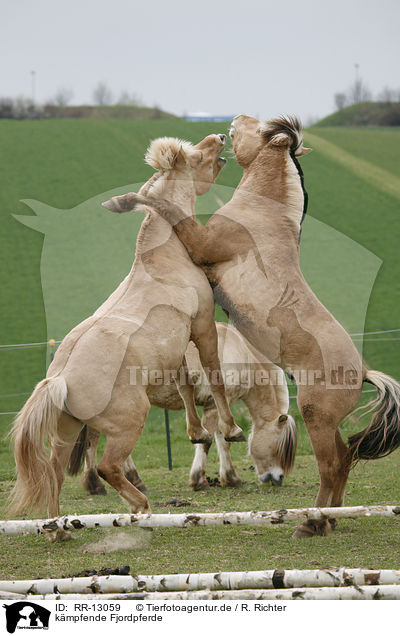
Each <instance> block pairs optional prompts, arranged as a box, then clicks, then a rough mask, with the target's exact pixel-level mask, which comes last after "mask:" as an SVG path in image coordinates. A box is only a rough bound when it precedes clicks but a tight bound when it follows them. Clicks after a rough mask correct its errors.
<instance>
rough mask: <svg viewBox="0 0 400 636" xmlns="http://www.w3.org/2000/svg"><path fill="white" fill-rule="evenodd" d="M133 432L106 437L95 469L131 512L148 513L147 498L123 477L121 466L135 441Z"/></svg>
mask: <svg viewBox="0 0 400 636" xmlns="http://www.w3.org/2000/svg"><path fill="white" fill-rule="evenodd" d="M137 438H138V435H136V434H135V433H134V432H131V434H130V435H129V434H127V431H126V430H125V431H123V432H122V433H121V434H117V433H114V434H113V435H107V442H106V448H105V451H104V454H103V457H102V458H101V460H100V463H99V465H98V467H97V470H98V473H99V475H100V476H101V477H102V478H103V479H105V480H106V481H107V483H109V484H110V486H112V487H113V488H115V490H116V491H117V492H118V494H119V495H120V497H121V498H122V499H124V501H126V502H127V503H128V505H129V507H130V510H131V512H150V506H149V501H148V499H147V497H146V496H145V495H144V494H143V493H141V492H140V490H138V488H136V486H134V485H133V484H131V482H130V481H128V479H127V478H126V477H125V475H124V471H123V466H124V463H125V461H126V460H127V458H128V457H129V455H130V453H131V452H132V450H133V447H134V445H135V443H136V441H137Z"/></svg>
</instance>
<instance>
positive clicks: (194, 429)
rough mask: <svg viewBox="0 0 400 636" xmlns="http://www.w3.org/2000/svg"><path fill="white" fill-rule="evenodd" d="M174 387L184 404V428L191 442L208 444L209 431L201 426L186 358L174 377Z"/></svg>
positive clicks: (210, 439)
mask: <svg viewBox="0 0 400 636" xmlns="http://www.w3.org/2000/svg"><path fill="white" fill-rule="evenodd" d="M175 384H176V388H177V390H178V393H179V395H180V396H181V398H182V401H183V403H184V405H185V412H186V427H187V428H186V430H187V434H188V437H189V439H190V441H191V442H192V444H208V445H210V444H211V442H212V438H211V435H210V433H209V432H208V431H207V430H206V429H205V428H204V427H203V425H202V422H201V419H200V416H199V414H198V412H197V408H196V402H195V396H194V386H193V383H192V382H191V378H190V374H189V370H188V368H187V363H186V359H185V360H184V362H183V364H182V366H181V368H180V369H179V372H178V377H177V378H176V379H175Z"/></svg>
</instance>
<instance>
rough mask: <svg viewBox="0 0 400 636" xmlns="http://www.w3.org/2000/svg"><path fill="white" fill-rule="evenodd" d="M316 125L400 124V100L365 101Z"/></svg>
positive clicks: (340, 111) (344, 109)
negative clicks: (386, 101) (387, 101)
mask: <svg viewBox="0 0 400 636" xmlns="http://www.w3.org/2000/svg"><path fill="white" fill-rule="evenodd" d="M314 125H315V126H321V127H322V126H400V102H393V103H385V102H363V103H361V104H353V106H347V107H346V108H342V110H338V111H337V112H336V113H333V114H332V115H329V116H328V117H325V118H324V119H321V121H319V122H318V123H317V124H314Z"/></svg>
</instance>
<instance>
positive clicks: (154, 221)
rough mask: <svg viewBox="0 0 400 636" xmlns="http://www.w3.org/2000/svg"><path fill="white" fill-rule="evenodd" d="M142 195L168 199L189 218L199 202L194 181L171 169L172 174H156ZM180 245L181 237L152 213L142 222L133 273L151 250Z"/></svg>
mask: <svg viewBox="0 0 400 636" xmlns="http://www.w3.org/2000/svg"><path fill="white" fill-rule="evenodd" d="M140 193H141V194H143V193H145V194H146V196H150V197H154V198H156V199H167V201H170V202H171V203H174V204H175V205H178V206H179V207H180V208H181V209H182V210H183V211H184V212H186V214H187V215H188V216H194V213H195V212H194V206H195V202H196V190H195V185H194V182H193V180H192V179H191V178H190V177H189V178H185V175H182V173H179V172H177V171H174V170H171V171H170V172H169V173H158V175H153V177H152V178H151V179H149V181H148V182H147V183H146V184H145V185H144V186H142V188H141V190H140ZM174 239H175V241H176V242H178V243H179V240H178V238H177V237H176V236H175V234H174V233H173V232H172V234H171V226H170V225H169V223H167V221H165V220H164V219H163V218H162V217H161V216H159V215H158V214H154V213H150V214H148V215H147V216H146V218H145V220H144V221H143V223H142V225H141V228H140V231H139V234H138V237H137V241H136V258H135V262H134V263H133V268H132V271H133V269H134V267H135V263H137V259H138V258H139V257H140V256H141V255H142V254H143V253H144V252H145V251H147V250H148V249H152V248H153V246H154V245H155V244H157V243H158V244H160V245H161V244H165V243H166V242H167V241H169V243H170V242H171V240H172V241H174Z"/></svg>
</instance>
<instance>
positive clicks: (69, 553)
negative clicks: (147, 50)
mask: <svg viewBox="0 0 400 636" xmlns="http://www.w3.org/2000/svg"><path fill="white" fill-rule="evenodd" d="M210 132H227V126H226V125H224V124H209V123H204V124H198V123H194V124H193V123H188V122H184V121H181V120H168V121H162V120H160V121H158V120H157V121H156V120H154V121H118V120H58V121H34V122H11V121H0V140H1V145H2V150H3V156H4V157H7V161H6V162H4V165H3V177H4V179H3V184H4V185H3V187H2V189H1V191H0V204H1V205H0V214H1V222H2V235H1V241H2V243H1V250H0V259H1V276H2V318H3V320H2V323H1V327H0V344H6V343H24V342H38V341H42V340H45V339H46V336H47V330H46V316H45V312H44V304H43V298H42V289H41V276H40V259H41V250H42V246H43V235H42V234H41V233H39V232H34V231H32V230H31V229H29V228H28V227H25V226H24V225H21V224H20V223H18V222H17V221H16V220H15V219H14V218H13V217H12V216H11V215H12V214H24V215H29V214H33V213H32V212H31V211H30V209H29V208H28V207H27V206H26V205H24V204H23V203H21V202H20V201H21V199H27V198H29V199H36V200H38V201H43V202H45V203H47V204H48V205H51V206H53V207H55V208H60V209H64V210H69V209H71V208H73V207H74V206H77V205H78V204H79V203H80V202H82V201H85V200H86V199H89V198H91V197H94V196H96V195H98V194H99V193H102V192H106V191H109V190H112V189H117V188H120V187H123V186H125V185H126V184H129V183H134V182H140V181H142V180H145V179H147V178H148V177H149V176H150V174H151V172H152V171H151V169H150V168H149V167H148V166H146V165H145V164H144V162H143V159H142V157H143V153H144V150H145V148H146V146H147V144H148V141H149V139H151V138H155V137H158V136H161V135H171V136H180V137H183V138H187V139H190V140H192V141H194V142H196V141H198V140H200V139H201V138H202V137H203V136H205V135H206V134H209V133H210ZM389 132H390V134H389ZM310 133H311V134H312V135H317V136H318V137H319V138H320V139H322V140H324V139H326V140H327V141H330V142H331V143H333V144H335V145H336V146H338V147H339V148H340V149H343V150H345V151H346V152H347V153H349V154H351V155H352V156H353V157H354V161H355V162H357V158H360V159H361V158H364V159H367V160H368V162H370V163H371V164H373V165H377V166H378V167H379V168H380V169H382V170H384V171H387V172H388V173H389V174H390V175H391V176H392V177H396V171H395V168H394V166H395V165H396V162H397V164H398V160H399V150H398V148H399V144H398V141H399V135H400V130H399V129H390V131H388V130H386V129H382V130H366V131H360V130H354V131H353V130H351V129H350V130H349V129H346V130H339V129H325V128H324V129H322V128H321V129H319V128H318V129H317V128H314V129H311V130H310ZM364 135H365V136H364ZM306 143H307V136H306ZM310 145H312V144H310ZM372 148H376V152H375V153H374V152H371V149H372ZM303 168H304V172H305V179H306V187H307V189H308V192H309V194H310V206H309V214H310V215H312V216H314V217H315V218H317V219H320V220H321V221H323V222H325V223H327V224H329V225H331V226H332V227H334V228H336V229H337V230H339V231H341V232H343V233H344V234H345V235H346V236H349V237H350V238H352V239H353V240H355V241H357V242H358V243H360V244H361V245H363V246H364V247H365V248H366V249H368V250H370V251H371V252H372V253H374V254H376V255H377V256H378V257H379V258H380V259H381V260H382V261H383V264H382V267H381V269H380V270H379V273H378V276H377V279H376V283H375V286H374V288H373V290H372V294H371V298H370V303H369V306H368V312H367V316H366V324H365V330H366V331H376V330H383V329H393V328H398V327H400V320H399V293H400V287H399V282H398V281H399V279H400V276H399V275H400V265H399V259H398V236H399V213H398V211H399V200H398V199H397V198H396V197H395V196H393V195H391V194H388V192H386V191H385V188H384V187H382V186H378V185H376V184H375V183H372V182H370V181H369V180H368V179H365V178H363V177H362V175H360V174H356V173H355V172H353V171H352V170H351V169H349V167H348V166H345V165H343V164H342V163H341V162H340V161H338V160H337V159H336V158H335V156H334V155H329V153H323V152H319V151H318V148H317V146H316V149H315V151H314V152H313V153H312V154H311V155H309V156H307V157H306V158H305V159H304V160H303ZM239 178H240V168H239V167H238V166H237V165H236V164H235V162H234V160H233V159H231V160H230V161H229V162H228V166H227V167H226V168H225V170H224V171H223V172H222V174H221V177H220V179H219V182H220V183H222V184H225V185H229V186H233V187H234V186H235V185H236V184H237V182H238V180H239ZM383 186H384V184H383ZM303 231H304V236H305V237H306V233H307V221H306V223H305V226H304V230H303ZM315 249H316V253H317V251H318V245H316V246H315ZM71 254H72V256H73V246H71ZM103 259H104V260H105V265H108V264H109V267H110V268H112V263H113V254H112V252H110V250H107V237H105V242H104V250H103ZM90 265H91V264H90V263H88V267H89V266H90ZM351 275H352V271H351V269H349V277H350V276H351ZM330 284H331V285H335V263H332V280H330ZM334 290H335V293H337V294H338V295H340V294H341V287H340V283H339V282H337V283H336V287H334ZM350 300H351V299H349V302H350ZM60 311H63V308H62V307H60ZM217 316H218V317H219V318H222V313H221V312H220V311H219V310H218V309H217ZM396 335H397V337H399V336H398V334H393V336H396ZM377 337H378V336H377ZM379 338H382V336H379ZM386 338H387V337H386ZM364 355H365V358H366V361H367V362H368V364H369V365H370V366H371V367H372V368H376V369H380V370H382V371H385V372H387V373H390V374H392V375H394V376H395V377H397V378H400V362H399V360H400V358H399V341H398V340H392V339H390V340H387V341H383V340H380V341H376V340H372V341H371V342H369V343H367V344H366V346H365V349H364ZM45 364H46V354H45V348H36V349H23V350H12V351H1V350H0V378H1V389H0V393H1V395H2V396H4V395H6V397H1V398H0V411H1V412H4V411H15V410H17V409H19V408H20V407H21V405H22V404H23V402H24V400H25V399H26V397H27V396H26V395H19V394H20V393H25V392H30V391H31V390H32V387H33V385H34V384H35V383H36V382H37V381H39V380H40V379H41V378H42V377H43V375H44V373H45ZM291 392H292V393H293V392H294V387H291ZM291 405H292V409H291V412H292V413H293V415H294V417H295V418H296V420H297V422H298V425H299V433H300V443H299V451H298V457H297V461H296V465H295V469H294V471H293V473H292V474H291V475H290V476H289V477H288V478H287V479H286V481H285V484H284V486H283V488H281V489H274V488H273V487H272V486H262V485H261V484H258V483H257V482H256V479H255V475H254V472H253V470H252V469H251V465H252V464H251V458H250V457H248V456H247V455H246V449H245V445H239V444H238V445H236V446H234V447H233V449H232V452H233V456H234V461H235V464H236V466H237V467H238V471H239V474H240V476H241V478H242V479H243V481H244V482H245V484H244V487H243V488H242V489H240V490H237V491H236V490H235V491H232V490H225V489H221V488H211V489H210V491H208V492H206V493H193V492H191V491H190V489H189V487H188V486H187V476H188V470H189V466H190V462H191V455H192V448H191V446H190V444H189V443H188V442H187V440H186V439H185V434H184V416H183V413H176V414H173V415H172V443H173V457H174V470H173V472H172V473H169V472H168V470H167V468H166V465H167V462H166V449H165V439H164V437H165V436H164V429H163V422H162V412H161V411H160V410H157V409H152V411H151V414H150V417H149V419H148V422H147V424H146V427H145V430H144V432H143V435H142V437H141V439H140V440H139V442H138V444H137V447H136V449H135V453H134V458H135V461H136V463H137V466H138V469H139V472H140V473H141V475H142V477H143V479H144V481H145V482H146V484H147V486H148V489H149V498H150V503H151V506H152V510H153V511H154V512H168V511H171V512H180V511H181V510H183V511H185V512H186V511H190V512H192V511H193V512H201V511H206V510H209V511H212V510H218V511H220V510H251V509H275V508H283V507H298V506H306V505H307V506H310V505H313V503H314V500H315V495H316V491H317V484H318V474H317V469H316V465H315V461H314V458H313V456H312V451H311V448H310V443H309V440H308V437H307V435H306V434H305V431H304V428H303V425H302V423H301V421H300V419H299V416H298V412H297V409H296V407H295V401H294V400H291ZM235 412H236V415H237V420H238V422H239V423H240V424H241V425H243V426H244V428H245V429H246V430H247V431H248V429H249V420H248V416H247V415H246V411H245V409H244V407H242V406H240V405H238V406H237V407H235ZM11 419H12V418H11V416H0V434H1V436H2V438H3V436H4V435H5V434H6V433H7V430H8V429H9V426H10V423H11ZM356 429H357V426H356V425H355V424H353V423H350V422H346V423H344V425H343V434H344V436H345V437H347V435H348V434H349V433H350V432H353V431H354V430H356ZM398 457H399V454H398V453H394V454H393V455H391V456H390V457H388V458H385V459H383V460H380V461H378V462H370V463H369V464H364V465H360V466H358V467H357V468H356V469H355V470H354V471H353V473H352V475H351V477H350V480H349V485H348V489H347V498H346V504H347V505H358V504H368V503H370V504H373V503H375V504H378V503H396V502H398V501H399V499H398V490H397V483H398V461H399V460H398ZM217 472H218V467H217V462H216V453H215V451H211V453H210V462H209V475H210V476H211V477H214V476H216V473H217ZM12 477H13V459H12V457H11V453H10V450H9V448H8V443H7V442H6V441H3V442H1V443H0V517H2V518H4V515H5V507H4V504H5V499H6V497H7V494H8V492H9V490H10V487H11V480H12ZM172 498H177V499H179V500H185V501H188V502H189V503H190V506H187V507H185V508H182V509H178V510H175V508H174V507H172V506H168V505H166V504H167V502H168V501H170V500H171V499H172ZM122 509H124V506H123V505H122V506H121V502H120V499H119V498H118V496H117V495H116V494H115V493H114V492H111V489H108V495H107V498H104V497H100V498H93V497H92V498H89V497H88V496H87V495H86V494H85V493H84V492H83V490H82V489H81V487H80V484H79V480H77V479H75V480H73V479H70V478H68V479H67V481H66V484H65V487H64V489H63V494H62V510H63V512H64V513H67V512H68V513H74V512H75V513H85V512H100V511H102V512H108V511H118V510H122ZM292 532H293V527H292V526H290V525H282V526H278V527H274V528H271V529H264V530H261V529H252V528H240V529H239V528H223V529H190V530H156V531H154V532H152V533H139V532H137V531H136V532H133V531H129V532H128V531H121V530H119V531H115V532H113V533H111V532H107V531H105V530H100V531H85V532H82V533H80V534H79V533H76V534H75V535H74V539H73V540H72V541H70V542H69V543H66V544H65V545H52V546H50V545H49V544H48V543H47V542H46V541H45V540H44V539H42V538H40V537H26V538H9V537H0V578H26V577H36V576H63V575H65V576H68V575H72V574H74V573H76V572H78V571H80V570H82V569H83V568H95V569H99V568H101V567H103V566H108V567H113V566H116V565H122V564H124V563H128V564H130V565H131V569H132V571H135V572H138V573H140V572H143V573H146V572H147V573H150V572H153V573H156V572H157V573H160V572H179V571H181V572H182V571H189V570H191V571H196V570H197V571H212V570H218V569H226V570H228V569H236V570H239V569H243V570H245V569H264V568H273V567H276V568H281V569H283V568H293V567H299V568H300V567H302V568H307V567H323V566H328V565H346V566H349V567H357V566H360V567H370V568H374V567H399V561H398V542H399V535H400V533H399V525H398V521H397V522H396V521H395V520H393V521H392V520H390V521H388V520H359V521H342V522H341V523H340V525H339V526H338V529H337V531H336V532H335V533H334V534H333V535H331V537H329V538H327V539H322V538H321V539H318V538H317V539H314V540H312V541H311V542H298V541H292V540H291V538H290V537H291V534H292ZM117 533H118V534H117ZM118 535H119V536H120V537H123V536H125V535H128V539H129V541H130V542H131V543H133V544H134V545H135V546H136V547H131V548H129V549H126V548H125V549H122V550H119V551H112V552H106V551H105V550H104V552H101V551H100V552H99V553H98V554H93V553H92V552H90V551H89V550H90V549H91V546H92V544H96V543H97V542H98V541H99V540H100V539H101V540H104V539H106V538H109V537H110V536H111V537H117V536H118ZM149 535H151V539H149ZM121 545H123V540H121Z"/></svg>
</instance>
